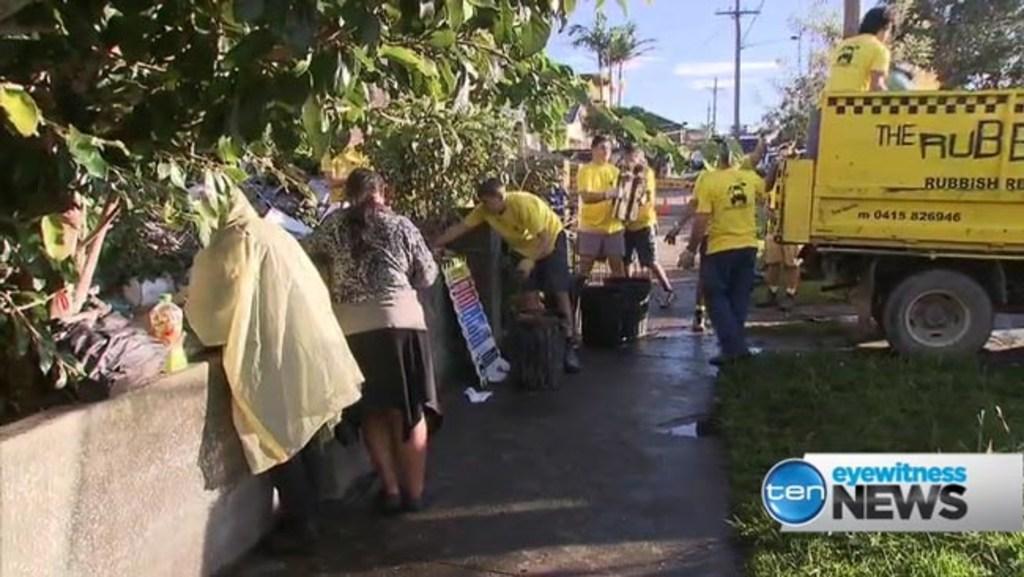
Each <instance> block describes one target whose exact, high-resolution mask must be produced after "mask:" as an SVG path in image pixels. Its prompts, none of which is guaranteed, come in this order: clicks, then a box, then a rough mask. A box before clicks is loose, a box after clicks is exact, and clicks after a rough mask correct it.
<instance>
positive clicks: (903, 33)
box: [889, 0, 1024, 88]
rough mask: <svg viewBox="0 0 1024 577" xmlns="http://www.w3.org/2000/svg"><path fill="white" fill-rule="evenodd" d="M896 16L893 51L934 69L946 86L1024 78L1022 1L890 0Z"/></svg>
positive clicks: (1013, 82)
mask: <svg viewBox="0 0 1024 577" xmlns="http://www.w3.org/2000/svg"><path fill="white" fill-rule="evenodd" d="M889 4H890V5H891V6H892V7H894V8H895V9H896V10H897V12H898V13H899V15H900V27H899V30H898V35H897V42H896V46H895V53H896V56H897V57H898V58H900V59H902V60H905V61H907V62H909V63H912V64H915V65H918V66H921V67H923V68H927V69H932V70H934V71H935V72H936V73H937V74H938V76H939V80H940V81H941V82H942V85H943V86H945V87H948V88H1006V87H1011V86H1019V85H1020V84H1021V83H1022V82H1024V58H1022V56H1021V51H1020V45H1021V42H1022V41H1024V0H971V1H969V2H964V1H962V0H890V1H889Z"/></svg>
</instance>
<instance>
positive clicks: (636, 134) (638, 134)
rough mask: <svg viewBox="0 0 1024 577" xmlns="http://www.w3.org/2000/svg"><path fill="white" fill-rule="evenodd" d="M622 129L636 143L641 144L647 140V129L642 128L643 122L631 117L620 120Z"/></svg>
mask: <svg viewBox="0 0 1024 577" xmlns="http://www.w3.org/2000/svg"><path fill="white" fill-rule="evenodd" d="M622 128H623V129H624V130H625V131H626V132H628V133H629V135H630V137H632V138H633V139H634V140H636V141H637V142H642V141H643V140H644V139H645V138H647V127H646V126H644V123H643V122H641V121H639V120H638V119H636V118H633V117H632V116H627V117H625V118H623V119H622Z"/></svg>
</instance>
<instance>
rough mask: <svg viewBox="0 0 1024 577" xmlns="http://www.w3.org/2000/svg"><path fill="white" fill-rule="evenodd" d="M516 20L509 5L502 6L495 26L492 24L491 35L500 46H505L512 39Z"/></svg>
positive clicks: (494, 23) (495, 20)
mask: <svg viewBox="0 0 1024 577" xmlns="http://www.w3.org/2000/svg"><path fill="white" fill-rule="evenodd" d="M515 19H516V17H515V14H513V13H512V7H511V6H510V5H509V4H508V3H504V4H502V5H501V10H500V11H499V12H498V16H497V17H496V18H495V19H494V22H493V24H491V33H492V34H493V35H494V40H495V41H497V42H498V44H505V43H506V42H508V41H510V40H511V39H512V34H513V24H514V23H515Z"/></svg>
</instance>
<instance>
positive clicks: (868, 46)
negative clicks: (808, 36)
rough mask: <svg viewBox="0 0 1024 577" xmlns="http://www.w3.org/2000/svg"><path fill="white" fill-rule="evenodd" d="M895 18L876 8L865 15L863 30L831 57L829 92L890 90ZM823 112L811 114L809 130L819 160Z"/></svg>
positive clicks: (809, 145) (810, 146)
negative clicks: (888, 84) (890, 43)
mask: <svg viewBox="0 0 1024 577" xmlns="http://www.w3.org/2000/svg"><path fill="white" fill-rule="evenodd" d="M893 22H894V18H893V15H892V12H891V11H890V10H889V9H888V8H882V7H879V8H872V9H871V10H868V12H867V14H865V15H864V20H862V21H861V24H860V31H859V33H858V34H857V35H856V36H851V37H849V38H847V39H845V40H843V41H842V42H840V43H839V45H838V46H836V48H835V50H834V51H833V52H832V55H831V60H830V62H831V64H830V66H829V71H828V79H827V80H826V81H825V93H830V92H868V91H871V92H880V91H884V90H885V89H886V78H887V77H888V76H889V65H890V61H891V60H892V56H891V54H890V52H889V47H888V46H887V45H888V43H889V41H890V40H891V38H892V29H893ZM820 132H821V111H820V110H817V109H815V110H814V111H812V112H811V122H810V126H809V127H808V129H807V157H808V158H818V144H819V140H820V136H821V135H820Z"/></svg>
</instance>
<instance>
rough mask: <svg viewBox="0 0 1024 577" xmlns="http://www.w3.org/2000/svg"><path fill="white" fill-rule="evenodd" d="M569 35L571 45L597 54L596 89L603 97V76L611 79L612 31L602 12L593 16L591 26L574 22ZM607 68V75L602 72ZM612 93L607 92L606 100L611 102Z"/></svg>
mask: <svg viewBox="0 0 1024 577" xmlns="http://www.w3.org/2000/svg"><path fill="white" fill-rule="evenodd" d="M569 36H570V37H571V38H572V39H573V40H572V45H573V46H574V47H576V48H586V49H587V50H589V51H591V52H593V53H594V55H595V56H597V76H598V90H600V93H601V98H602V99H603V98H604V87H605V78H607V79H608V80H609V81H610V80H611V61H610V60H609V59H608V56H609V49H610V48H611V44H612V31H611V30H610V29H609V28H608V19H607V17H606V16H605V15H604V13H603V12H598V13H597V15H596V16H595V18H594V25H593V26H591V27H589V28H588V27H586V26H582V25H580V24H574V25H573V26H572V27H571V28H569ZM605 68H608V76H607V77H606V76H605V74H604V71H605ZM611 99H612V94H611V93H609V94H608V102H609V103H611Z"/></svg>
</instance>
